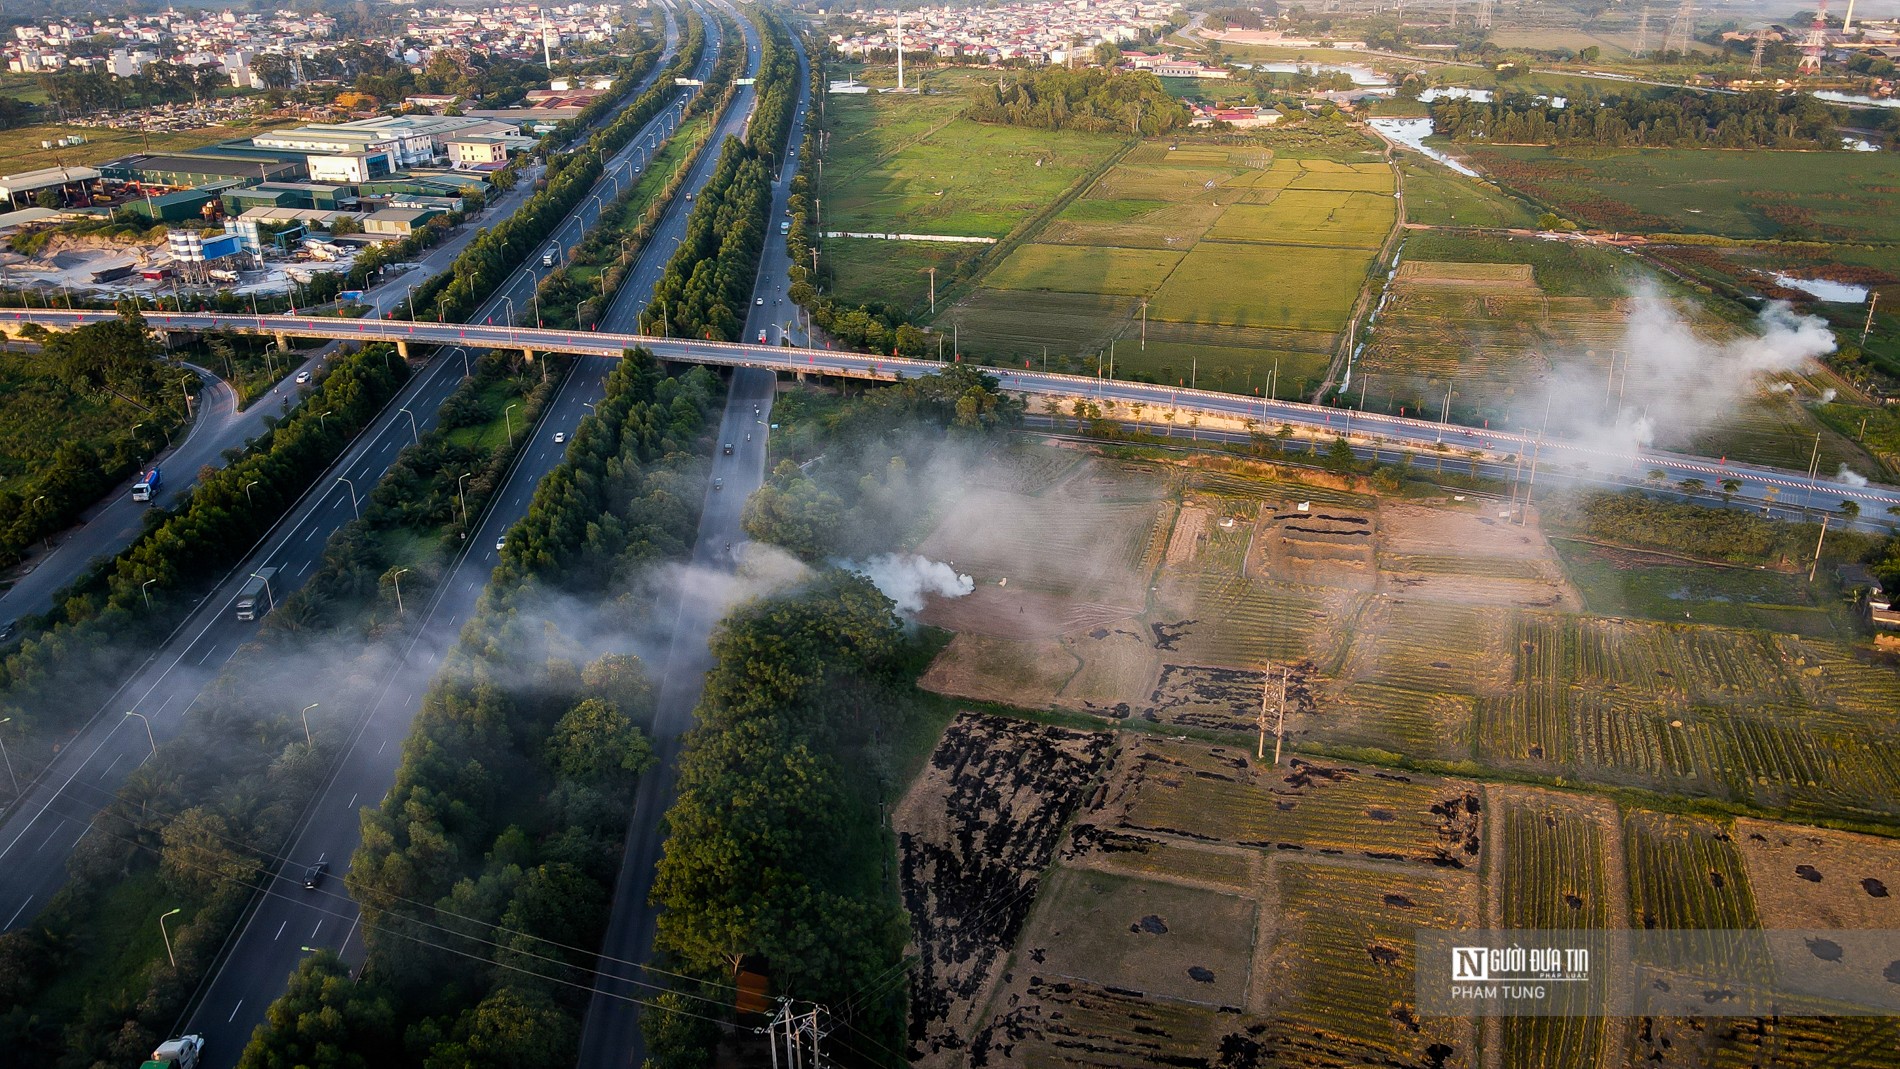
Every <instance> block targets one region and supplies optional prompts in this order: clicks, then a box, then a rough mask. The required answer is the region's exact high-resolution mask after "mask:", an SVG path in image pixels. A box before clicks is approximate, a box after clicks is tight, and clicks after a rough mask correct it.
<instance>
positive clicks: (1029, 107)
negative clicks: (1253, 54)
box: [963, 67, 1189, 137]
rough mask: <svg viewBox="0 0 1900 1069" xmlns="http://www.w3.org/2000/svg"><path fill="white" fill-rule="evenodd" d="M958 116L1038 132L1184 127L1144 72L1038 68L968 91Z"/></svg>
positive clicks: (1149, 132) (1184, 120)
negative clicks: (966, 105) (967, 103)
mask: <svg viewBox="0 0 1900 1069" xmlns="http://www.w3.org/2000/svg"><path fill="white" fill-rule="evenodd" d="M963 114H964V117H965V118H970V119H975V120H976V121H977V122H989V123H1004V124H1007V125H1010V126H1033V127H1037V128H1038V129H1043V130H1084V131H1088V132H1091V133H1123V134H1139V135H1141V136H1145V137H1151V136H1154V135H1156V134H1165V133H1167V132H1168V131H1170V130H1176V129H1180V128H1183V127H1185V126H1187V124H1188V117H1189V116H1188V110H1187V108H1186V107H1184V106H1183V105H1182V104H1181V102H1180V101H1178V100H1176V99H1174V97H1172V96H1170V95H1169V94H1168V91H1167V90H1166V89H1165V88H1163V87H1162V85H1161V79H1159V78H1157V77H1155V76H1154V74H1153V73H1151V72H1149V71H1117V70H1106V69H1102V68H1098V67H1091V68H1088V69H1086V70H1069V69H1067V68H1064V67H1044V68H1042V69H1040V70H1036V71H1031V72H1029V73H1027V74H1015V75H1010V76H1006V77H1002V78H999V80H998V84H997V85H988V84H985V85H983V86H981V87H979V88H978V89H976V90H974V91H973V93H972V100H971V102H970V106H969V108H968V109H967V110H965V111H964V113H963Z"/></svg>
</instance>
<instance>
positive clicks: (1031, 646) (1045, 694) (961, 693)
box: [917, 634, 1076, 709]
mask: <svg viewBox="0 0 1900 1069" xmlns="http://www.w3.org/2000/svg"><path fill="white" fill-rule="evenodd" d="M1075 669H1076V665H1075V658H1073V657H1072V656H1070V655H1069V654H1068V652H1067V651H1065V650H1064V649H1063V648H1062V647H1061V646H1060V645H1058V644H1057V643H1054V642H1024V641H1021V640H1018V639H1008V638H992V637H990V636H988V635H978V634H959V635H957V636H956V637H955V638H953V639H951V640H950V644H949V645H948V646H946V647H944V650H943V652H942V653H940V654H938V655H937V659H936V660H934V661H932V662H931V664H930V669H929V670H928V671H926V672H925V673H924V674H923V677H922V678H921V679H919V680H918V681H917V685H918V686H920V687H922V688H924V689H925V690H929V691H934V692H936V693H938V694H945V695H949V696H950V697H952V698H968V699H970V700H972V701H986V702H1003V703H1005V704H1008V705H1015V706H1019V707H1022V708H1028V709H1039V708H1045V707H1048V706H1050V705H1054V704H1055V700H1056V695H1057V694H1058V693H1059V692H1060V691H1061V690H1062V687H1063V685H1064V684H1066V683H1067V682H1068V681H1069V677H1070V676H1073V675H1074V674H1075Z"/></svg>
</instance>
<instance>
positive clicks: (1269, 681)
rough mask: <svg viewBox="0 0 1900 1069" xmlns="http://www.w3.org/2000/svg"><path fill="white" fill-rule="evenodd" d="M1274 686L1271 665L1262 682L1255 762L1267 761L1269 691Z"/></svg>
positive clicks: (1276, 762)
mask: <svg viewBox="0 0 1900 1069" xmlns="http://www.w3.org/2000/svg"><path fill="white" fill-rule="evenodd" d="M1272 685H1273V668H1272V666H1271V665H1269V666H1268V667H1267V674H1266V678H1264V679H1262V680H1261V681H1260V717H1259V724H1260V742H1259V744H1258V745H1256V746H1255V747H1254V754H1253V755H1254V758H1255V760H1259V761H1265V760H1266V759H1267V689H1268V688H1269V687H1271V686H1272ZM1276 746H1277V741H1276ZM1274 764H1279V761H1277V760H1276V761H1275V762H1274Z"/></svg>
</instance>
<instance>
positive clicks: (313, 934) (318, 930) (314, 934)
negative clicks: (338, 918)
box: [310, 921, 323, 942]
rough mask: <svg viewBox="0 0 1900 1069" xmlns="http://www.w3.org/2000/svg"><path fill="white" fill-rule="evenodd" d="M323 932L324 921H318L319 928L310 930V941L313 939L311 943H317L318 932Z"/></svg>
mask: <svg viewBox="0 0 1900 1069" xmlns="http://www.w3.org/2000/svg"><path fill="white" fill-rule="evenodd" d="M322 930H323V922H322V921H318V922H317V926H316V927H315V928H312V929H310V939H311V941H312V942H315V941H316V938H317V933H318V932H320V931H322Z"/></svg>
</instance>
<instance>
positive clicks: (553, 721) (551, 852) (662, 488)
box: [240, 351, 720, 1069]
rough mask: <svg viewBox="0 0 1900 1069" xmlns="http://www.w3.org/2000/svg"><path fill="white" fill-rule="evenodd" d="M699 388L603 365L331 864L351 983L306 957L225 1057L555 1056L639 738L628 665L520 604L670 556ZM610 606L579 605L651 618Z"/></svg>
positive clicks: (460, 1061) (646, 750)
mask: <svg viewBox="0 0 1900 1069" xmlns="http://www.w3.org/2000/svg"><path fill="white" fill-rule="evenodd" d="M719 397H720V389H719V384H718V380H717V378H716V377H715V376H714V375H712V374H711V373H710V372H708V371H706V370H705V369H703V368H701V369H694V370H693V371H690V372H688V373H687V374H685V375H683V376H680V377H677V378H671V377H668V376H666V375H665V374H664V373H663V372H662V370H661V369H660V367H659V365H658V363H657V361H655V360H654V359H653V357H652V355H651V354H650V353H647V352H645V351H636V352H633V353H629V354H628V355H627V357H626V359H625V360H624V361H623V362H622V364H621V365H620V366H619V367H618V368H616V369H615V371H614V372H613V374H611V375H610V376H609V378H608V382H607V388H606V392H605V396H604V397H603V398H602V400H601V401H600V403H599V404H598V405H597V406H596V411H597V415H594V416H590V417H589V418H587V419H586V420H584V421H582V423H581V425H580V427H579V428H578V429H577V431H576V432H575V435H574V439H573V442H572V443H571V444H570V446H569V451H568V456H567V459H566V460H565V461H564V462H563V463H562V464H561V465H560V466H558V467H557V468H556V469H555V470H554V472H552V473H551V474H550V475H549V476H548V477H547V478H546V479H543V480H542V482H541V484H540V486H539V487H538V488H537V489H536V491H535V495H534V498H533V501H532V503H531V504H530V506H529V508H528V512H527V514H526V515H525V516H524V517H523V519H522V520H521V521H520V522H518V523H517V524H516V525H515V526H514V528H513V529H511V530H510V531H509V534H508V544H507V549H506V550H505V551H504V552H503V554H502V563H501V565H500V566H499V567H498V568H497V570H496V572H495V575H494V579H493V581H492V583H491V584H490V586H489V588H488V590H487V591H486V592H485V593H484V595H483V598H482V602H481V606H480V608H479V610H478V612H477V615H476V617H475V618H474V619H473V620H471V621H470V623H469V625H468V627H467V628H465V629H464V631H463V634H462V642H461V644H460V645H459V646H458V647H457V648H456V650H454V651H453V652H452V653H451V654H450V656H449V658H448V660H447V661H446V662H445V665H444V668H443V670H442V672H441V673H440V674H439V675H438V677H437V679H436V681H435V682H434V683H433V684H432V685H431V687H430V688H429V690H428V692H427V693H426V695H425V696H424V698H423V707H422V711H421V712H420V714H419V715H418V716H417V719H416V722H415V726H414V728H413V730H412V732H411V735H410V737H409V739H408V741H407V742H406V743H405V746H404V754H403V761H402V764H401V766H400V768H399V769H398V771H397V776H396V784H395V786H394V788H393V789H392V790H391V792H390V793H389V795H388V796H387V797H386V798H385V799H384V800H383V802H382V804H381V805H380V806H379V807H378V808H376V809H373V810H366V811H365V813H364V815H363V841H362V846H361V847H359V849H358V851H357V853H356V855H355V857H354V858H353V860H352V862H351V867H350V874H349V887H350V890H351V892H352V894H353V895H354V897H355V898H356V900H357V901H358V902H359V903H361V904H362V907H363V914H364V927H363V931H364V945H365V948H366V954H367V956H366V960H365V962H364V965H363V969H362V975H361V978H360V981H359V982H356V983H345V982H342V980H343V978H344V977H345V975H346V974H345V973H344V971H343V969H342V966H341V965H340V964H339V963H337V962H336V961H335V960H334V959H333V958H330V957H327V956H318V957H315V958H312V959H310V960H307V961H306V962H305V963H304V964H303V965H302V966H301V967H300V969H299V972H298V973H297V974H296V975H295V976H294V977H293V978H292V980H291V984H290V987H289V989H288V991H287V992H286V994H285V995H284V996H282V997H281V998H280V999H278V1000H277V1002H276V1003H274V1004H273V1005H272V1007H271V1009H270V1011H269V1014H268V1018H267V1021H266V1024H265V1025H264V1026H263V1027H261V1028H260V1029H259V1030H258V1031H257V1033H256V1035H255V1036H254V1037H253V1039H252V1041H251V1043H250V1045H249V1046H248V1047H247V1048H246V1050H245V1052H244V1054H243V1057H242V1060H241V1062H240V1064H241V1065H242V1066H243V1067H245V1069H266V1067H277V1066H284V1067H289V1066H293V1065H295V1066H308V1067H311V1069H329V1067H333V1066H358V1065H363V1064H369V1063H380V1062H384V1061H387V1060H389V1059H390V1058H391V1057H396V1058H398V1059H399V1060H402V1061H404V1062H405V1064H412V1065H422V1066H426V1067H442V1069H450V1067H454V1066H462V1065H468V1064H477V1063H479V1064H494V1065H507V1066H513V1067H518V1069H543V1067H546V1069H555V1067H561V1069H565V1067H568V1066H571V1065H572V1064H573V1062H574V1059H575V1056H576V1054H577V1050H578V1043H579V1022H580V1020H581V1018H582V1014H583V1013H584V1011H585V1007H586V1001H587V996H588V992H589V990H590V989H591V986H592V980H591V974H590V973H589V971H588V970H589V969H590V968H591V966H592V965H593V962H594V958H593V955H592V953H591V952H590V951H589V950H588V949H587V948H592V947H594V946H596V945H598V943H599V940H600V937H601V933H602V930H603V929H604V926H605V923H606V917H607V907H608V903H609V902H610V900H611V891H612V887H613V885H614V881H615V879H616V877H617V875H618V868H619V855H620V849H621V846H622V840H623V838H624V835H625V831H626V823H627V819H628V814H627V806H626V799H627V798H629V797H631V796H632V793H633V786H634V782H635V779H636V777H637V776H638V775H639V774H640V772H641V771H643V770H644V769H645V768H646V767H647V766H648V765H649V764H650V763H651V760H652V758H651V751H650V747H649V745H648V743H647V741H646V738H645V736H644V734H643V732H642V731H641V730H640V725H641V724H642V723H644V722H646V721H647V720H648V719H649V718H650V715H651V707H652V686H651V683H650V682H649V680H648V678H647V673H646V671H645V668H644V666H643V665H642V664H641V663H640V661H639V659H638V658H637V657H634V656H631V655H626V654H607V655H602V656H597V657H593V658H592V659H588V656H587V655H585V654H582V653H581V652H580V647H579V645H578V641H577V640H578V636H570V635H564V634H562V633H561V630H560V629H561V626H562V624H563V623H564V622H565V620H564V619H563V618H560V617H556V618H553V619H550V620H549V622H548V623H547V624H546V625H545V626H544V625H543V624H542V623H541V616H542V613H543V612H545V611H546V610H545V607H544V606H543V605H542V602H541V600H540V599H542V598H545V597H548V596H550V594H551V592H552V591H557V590H573V591H588V592H592V593H593V594H595V595H596V596H597V595H598V592H599V591H601V590H603V589H607V588H609V587H610V586H611V585H613V584H614V581H615V580H616V579H620V580H623V581H624V579H625V577H626V576H627V575H628V574H630V573H631V572H633V571H635V570H637V569H640V568H642V567H643V566H646V565H649V564H650V563H651V562H653V561H654V560H657V559H660V558H678V557H680V556H683V555H684V554H685V552H686V551H687V549H688V547H689V546H690V544H691V539H692V535H693V531H694V530H695V528H696V526H697V523H698V516H697V504H698V501H699V496H698V494H697V493H693V492H690V491H688V490H687V487H689V486H692V485H694V484H695V482H697V481H701V480H703V476H704V472H705V465H706V460H705V455H706V454H707V453H708V452H709V451H710V450H709V446H710V438H709V433H710V426H711V419H712V418H713V414H714V413H715V412H716V410H717V406H718V402H719ZM622 585H628V586H630V584H624V582H623V584H622ZM629 598H630V600H631V603H626V604H618V605H617V604H613V603H609V604H605V605H602V606H601V610H602V611H603V612H612V611H616V610H619V611H624V612H625V613H628V614H640V615H645V614H647V613H650V612H651V611H652V605H651V604H650V603H649V602H647V601H644V600H642V599H641V598H639V597H637V596H631V595H630V596H629ZM538 607H539V608H538ZM528 620H533V621H534V622H533V623H532V624H530V623H528V622H526V621H528ZM396 1052H400V1053H399V1054H398V1053H396Z"/></svg>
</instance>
